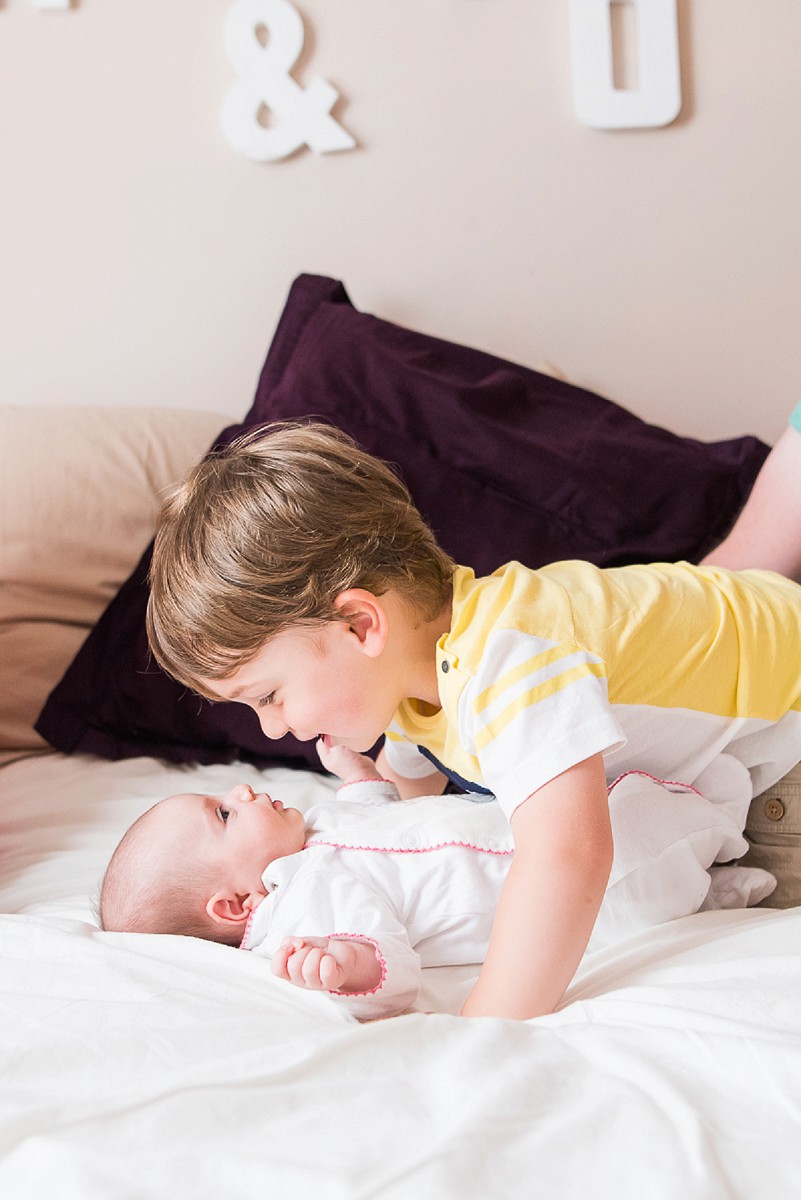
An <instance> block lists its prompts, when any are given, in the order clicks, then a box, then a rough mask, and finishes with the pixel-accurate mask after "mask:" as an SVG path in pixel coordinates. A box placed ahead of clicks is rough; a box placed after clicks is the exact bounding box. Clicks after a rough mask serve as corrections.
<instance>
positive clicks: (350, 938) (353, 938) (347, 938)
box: [326, 933, 387, 999]
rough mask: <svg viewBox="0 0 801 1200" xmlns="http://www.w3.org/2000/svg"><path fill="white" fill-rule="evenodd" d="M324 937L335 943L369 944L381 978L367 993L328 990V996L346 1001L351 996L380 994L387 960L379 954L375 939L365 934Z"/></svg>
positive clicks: (329, 935) (331, 934) (336, 934)
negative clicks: (342, 998) (338, 997)
mask: <svg viewBox="0 0 801 1200" xmlns="http://www.w3.org/2000/svg"><path fill="white" fill-rule="evenodd" d="M326 936H327V938H328V940H329V941H335V942H369V944H370V945H371V946H372V947H373V950H374V951H375V956H376V958H377V959H378V965H379V966H380V968H381V978H380V979H379V981H378V983H377V984H376V985H375V987H374V988H370V990H369V991H367V992H337V991H334V990H332V989H330V988H329V989H328V992H329V995H331V996H345V997H347V998H348V999H350V997H351V996H374V995H375V994H376V992H380V991H381V989H382V987H383V986H384V980H385V979H386V977H387V960H386V959H385V958H384V955H383V954H382V953H381V947H380V946H379V944H378V942H377V941H376V940H375V938H371V937H368V936H367V934H365V933H329V934H326Z"/></svg>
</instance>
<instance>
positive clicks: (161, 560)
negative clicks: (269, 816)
mask: <svg viewBox="0 0 801 1200" xmlns="http://www.w3.org/2000/svg"><path fill="white" fill-rule="evenodd" d="M453 569H454V564H453V561H452V560H451V559H450V557H449V556H448V555H447V554H446V553H445V551H444V550H442V549H441V548H440V546H439V545H438V544H437V541H436V539H435V537H434V534H433V533H432V532H431V530H430V529H429V528H428V526H427V525H426V523H425V522H424V520H423V518H422V517H421V515H420V513H419V512H418V511H417V509H416V508H415V506H414V504H413V502H412V500H411V497H410V495H409V492H408V491H407V489H406V487H405V486H404V484H403V483H402V482H401V480H400V479H399V478H398V476H397V475H396V474H395V473H394V472H393V471H392V470H391V469H390V467H388V466H387V465H386V464H385V463H383V462H381V461H380V460H379V459H377V458H374V457H373V456H372V455H370V454H367V453H366V452H364V451H363V450H361V449H359V447H358V446H357V445H356V444H355V443H354V442H352V441H351V440H350V438H348V437H346V436H345V435H344V434H343V433H340V432H339V431H338V430H336V429H333V428H331V427H330V426H327V425H322V424H308V423H307V424H302V425H301V424H283V425H273V426H268V427H265V428H262V429H261V430H257V431H255V433H251V434H248V435H246V436H245V437H243V438H240V439H238V440H237V441H236V442H234V443H232V444H231V445H230V446H228V447H227V448H225V449H223V450H221V451H220V452H219V453H217V454H215V455H213V456H211V457H209V458H206V459H204V460H203V461H202V462H201V463H199V464H198V465H197V466H196V467H195V468H194V470H193V471H192V472H191V473H190V475H189V476H188V478H187V479H186V480H185V482H184V483H183V484H181V485H180V486H179V487H177V488H176V489H175V490H174V491H173V493H172V494H171V495H170V496H169V497H168V498H167V500H166V501H165V504H164V506H163V508H162V511H161V514H160V517H159V526H158V531H157V535H156V540H155V546H154V551H153V562H152V567H151V573H150V584H151V593H150V600H149V604H148V613H147V630H148V636H149V639H150V644H151V647H152V649H153V653H154V655H155V657H156V659H157V660H158V662H159V663H160V664H161V666H162V667H164V669H165V670H166V671H167V672H168V673H169V674H171V675H173V676H174V677H175V678H176V679H178V680H180V681H181V682H182V683H184V684H186V685H187V686H188V687H191V688H192V689H194V690H195V691H198V692H200V693H201V694H203V695H207V696H209V697H210V698H211V699H216V698H218V697H217V693H216V692H215V693H213V692H212V689H211V686H210V683H209V681H214V680H222V679H229V678H230V677H231V676H232V675H233V674H234V673H235V672H236V670H237V669H238V668H239V667H240V666H241V665H242V664H243V663H246V662H248V661H250V660H251V659H252V658H253V657H254V656H255V655H256V654H257V652H258V651H259V650H260V649H261V648H262V647H263V646H264V644H265V643H266V642H267V641H268V639H270V638H272V637H274V636H275V635H276V634H277V633H280V632H282V631H283V630H285V629H287V628H289V627H291V626H298V627H302V626H306V627H312V628H313V627H314V626H316V625H319V624H321V623H325V622H330V621H336V620H340V621H341V620H343V619H346V618H345V617H343V613H342V611H341V610H340V608H339V607H338V606H337V598H338V597H341V596H342V594H343V593H346V592H348V591H349V590H350V589H364V590H366V591H368V592H370V593H371V594H373V595H375V596H382V595H384V594H385V593H387V592H389V591H394V592H396V593H397V594H398V595H400V596H401V597H403V599H404V600H405V601H407V602H408V606H409V608H410V611H411V613H412V618H413V620H414V621H415V622H420V621H423V622H424V621H430V620H431V619H432V618H433V617H434V616H435V614H437V613H438V612H439V611H440V610H441V609H442V607H443V604H444V603H446V602H447V600H448V597H449V594H450V585H451V578H452V575H453Z"/></svg>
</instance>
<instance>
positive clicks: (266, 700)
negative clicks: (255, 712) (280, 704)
mask: <svg viewBox="0 0 801 1200" xmlns="http://www.w3.org/2000/svg"><path fill="white" fill-rule="evenodd" d="M274 699H275V692H269V693H268V694H267V695H266V696H262V697H261V698H260V699H259V700H257V701H256V708H266V707H267V705H268V704H272V702H273V700H274Z"/></svg>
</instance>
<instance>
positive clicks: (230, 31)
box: [220, 0, 356, 162]
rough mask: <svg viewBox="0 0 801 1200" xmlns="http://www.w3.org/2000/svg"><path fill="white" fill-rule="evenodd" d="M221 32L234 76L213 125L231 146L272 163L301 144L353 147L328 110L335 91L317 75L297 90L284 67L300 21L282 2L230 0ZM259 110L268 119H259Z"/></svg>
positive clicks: (296, 45) (290, 62)
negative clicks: (262, 38)
mask: <svg viewBox="0 0 801 1200" xmlns="http://www.w3.org/2000/svg"><path fill="white" fill-rule="evenodd" d="M260 31H265V32H266V34H267V43H266V45H262V42H261V41H260V40H259V32H260ZM224 38H225V50H226V53H227V55H228V57H229V59H230V60H231V63H232V64H233V67H234V70H235V71H236V73H237V76H238V78H237V80H236V82H235V83H234V84H233V86H232V87H231V89H230V91H229V92H228V94H227V95H226V96H225V98H224V100H223V103H222V107H221V109H220V124H221V126H222V131H223V133H224V134H225V137H226V138H227V140H228V142H229V143H230V145H231V146H232V147H233V149H234V150H236V151H238V152H239V153H240V154H244V155H246V156H247V157H248V158H254V159H257V160H258V161H259V162H273V161H275V160H276V159H280V158H286V157H287V156H288V155H290V154H293V153H294V152H295V151H296V150H298V149H299V148H300V147H301V146H304V145H307V146H310V147H311V149H312V150H314V151H315V153H317V154H325V153H326V152H327V151H329V150H351V149H352V148H353V147H354V146H355V145H356V142H355V141H354V139H353V138H352V137H351V135H350V134H349V133H348V132H347V130H345V129H343V128H342V126H341V125H340V124H338V122H337V121H335V120H334V118H333V117H332V116H331V115H330V113H331V108H332V107H333V105H334V103H335V101H336V100H337V98H338V93H337V92H336V90H335V89H334V88H333V87H331V85H330V84H329V83H327V82H326V81H325V80H324V79H320V78H319V76H316V77H315V78H314V79H313V80H312V81H311V83H310V84H309V86H308V87H306V88H302V87H300V85H299V84H297V83H296V82H295V80H294V79H293V78H292V76H291V75H290V73H289V72H290V70H291V69H292V67H293V66H294V65H295V62H296V61H297V59H298V56H299V55H300V52H301V50H302V49H303V19H302V17H301V15H300V13H299V12H298V11H297V9H296V8H295V6H294V5H293V4H290V3H289V0H236V2H235V3H234V4H233V5H232V7H231V8H230V10H229V12H228V16H227V18H226V21H225V30H224ZM265 109H268V110H269V112H270V115H271V117H272V123H269V124H262V123H261V122H260V121H259V113H260V112H263V111H264V110H265Z"/></svg>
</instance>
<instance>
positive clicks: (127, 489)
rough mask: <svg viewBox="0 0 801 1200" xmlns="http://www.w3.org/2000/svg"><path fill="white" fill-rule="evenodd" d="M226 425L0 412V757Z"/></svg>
mask: <svg viewBox="0 0 801 1200" xmlns="http://www.w3.org/2000/svg"><path fill="white" fill-rule="evenodd" d="M230 423H231V419H230V418H226V417H225V416H224V415H220V414H219V413H212V412H197V411H185V410H183V411H182V410H180V409H152V408H150V409H148V408H137V409H134V408H112V407H109V408H90V407H85V408H19V407H12V406H0V489H2V492H1V494H0V663H2V688H0V762H3V761H7V760H8V759H10V758H12V757H15V756H17V755H18V754H20V753H23V752H30V751H32V750H41V749H42V748H43V747H44V745H45V743H44V742H43V741H42V739H41V738H40V737H39V736H38V734H36V733H34V730H33V722H34V721H35V720H36V718H37V717H38V715H39V711H40V709H41V707H42V705H43V704H44V701H45V699H46V698H47V696H48V694H49V692H50V691H51V690H52V688H53V687H54V686H55V685H56V683H58V681H59V679H60V678H61V676H62V674H63V673H64V671H65V670H66V668H67V666H68V665H69V663H70V662H71V660H72V658H73V656H74V655H75V653H76V651H77V650H78V648H79V647H80V645H81V643H82V642H83V640H84V638H85V637H86V635H87V633H88V632H89V630H90V629H91V627H92V625H93V624H94V622H95V621H96V620H97V618H98V617H99V616H100V614H101V613H102V611H103V609H104V608H105V607H106V605H107V604H108V602H109V600H111V598H112V597H113V596H114V594H115V593H116V591H117V590H118V588H119V587H120V586H121V584H122V583H123V582H124V581H125V579H126V578H127V577H128V575H129V574H130V572H131V570H132V569H133V567H134V566H135V564H136V563H137V561H138V560H139V557H140V556H141V554H142V552H143V551H144V549H145V547H146V546H147V544H148V542H149V541H150V538H151V537H152V535H153V527H154V522H155V515H156V511H157V509H158V504H159V494H160V492H161V491H162V490H163V489H164V488H165V487H166V486H167V485H168V484H170V483H171V482H173V481H174V480H176V479H178V478H180V477H181V475H182V474H183V473H184V472H185V471H186V470H187V469H188V467H189V466H190V465H191V464H192V462H193V461H194V460H195V459H197V458H199V457H200V456H201V455H202V454H204V453H205V451H206V450H207V449H208V448H209V446H210V445H211V443H212V442H213V441H214V439H215V437H216V436H217V434H218V433H219V432H220V431H221V430H222V429H223V428H224V427H225V426H226V425H228V424H230Z"/></svg>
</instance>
